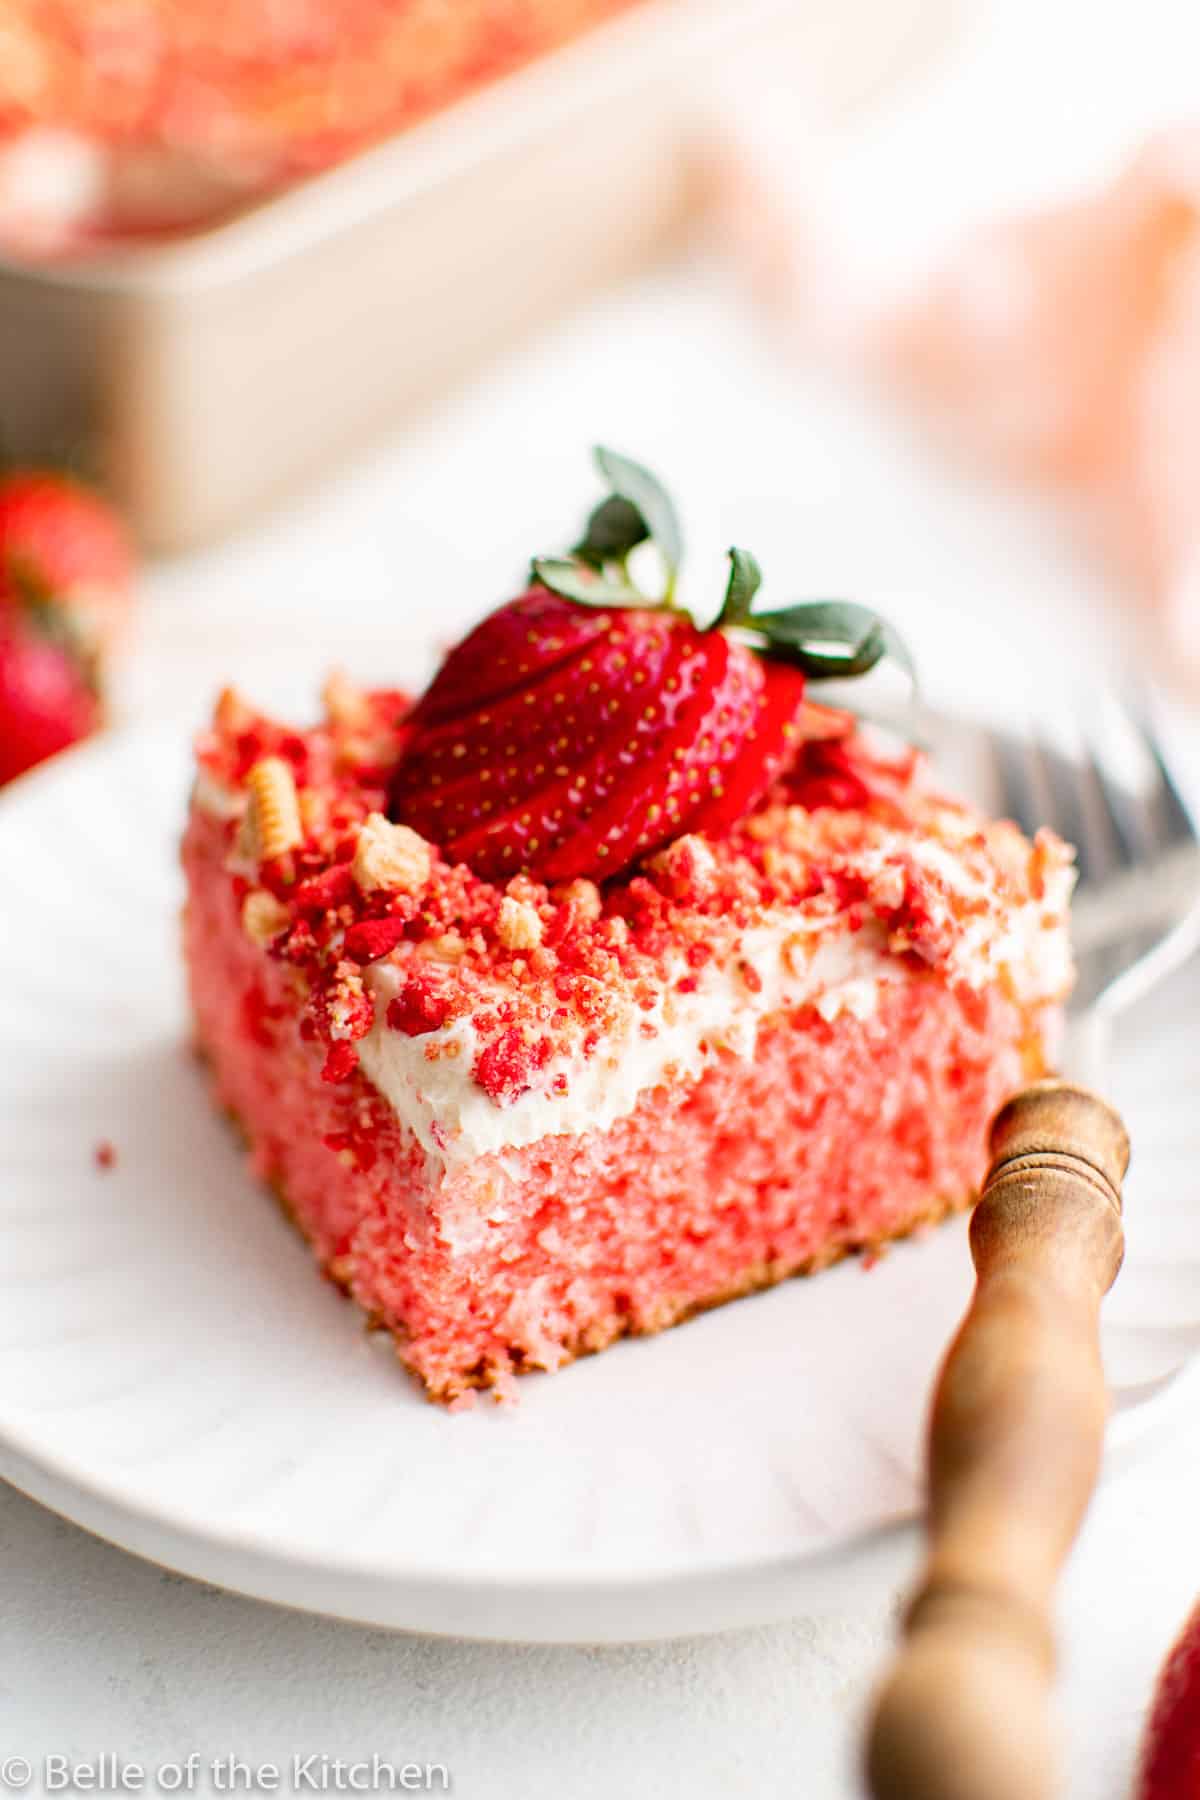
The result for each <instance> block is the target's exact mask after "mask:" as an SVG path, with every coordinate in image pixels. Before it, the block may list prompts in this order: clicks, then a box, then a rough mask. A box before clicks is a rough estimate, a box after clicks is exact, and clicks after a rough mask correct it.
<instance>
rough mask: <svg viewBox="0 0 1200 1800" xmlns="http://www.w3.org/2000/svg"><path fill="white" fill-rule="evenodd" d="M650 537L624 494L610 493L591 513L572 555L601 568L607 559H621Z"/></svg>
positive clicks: (639, 516) (614, 560)
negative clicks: (585, 528)
mask: <svg viewBox="0 0 1200 1800" xmlns="http://www.w3.org/2000/svg"><path fill="white" fill-rule="evenodd" d="M649 536H650V528H649V526H648V525H647V524H646V521H645V519H643V517H642V515H641V513H640V512H639V511H638V509H637V507H636V506H635V505H634V504H633V501H632V500H627V499H626V498H625V496H624V494H610V495H609V496H608V499H607V500H602V501H601V502H600V504H599V506H598V507H597V508H596V510H595V511H594V512H593V514H592V516H591V518H590V519H589V520H588V522H587V530H586V531H585V532H584V534H583V538H582V539H581V541H580V542H579V543H578V544H576V546H575V549H574V551H573V552H572V554H573V555H574V556H577V557H580V558H582V560H583V561H584V562H587V563H592V564H593V565H594V566H595V567H596V568H600V567H601V565H602V564H604V563H606V562H624V561H625V558H626V557H627V556H628V555H629V552H630V551H631V550H634V549H636V548H637V546H638V545H639V544H643V543H645V541H646V539H647V538H648V537H649Z"/></svg>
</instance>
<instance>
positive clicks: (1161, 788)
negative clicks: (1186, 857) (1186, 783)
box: [1130, 706, 1197, 849]
mask: <svg viewBox="0 0 1200 1800" xmlns="http://www.w3.org/2000/svg"><path fill="white" fill-rule="evenodd" d="M1130 718H1131V720H1132V723H1133V726H1134V729H1135V730H1136V732H1137V734H1138V737H1139V739H1140V741H1141V745H1142V748H1143V750H1144V752H1145V754H1146V756H1147V757H1148V758H1149V760H1150V765H1151V767H1152V769H1153V770H1154V792H1153V794H1152V795H1151V796H1149V797H1148V799H1147V802H1146V809H1147V811H1148V812H1150V813H1152V815H1153V816H1154V818H1155V820H1156V823H1157V828H1158V831H1157V838H1158V844H1159V846H1160V848H1163V849H1166V848H1170V847H1171V846H1173V845H1176V844H1191V843H1195V841H1196V835H1197V833H1196V821H1195V820H1194V819H1193V817H1192V814H1191V810H1190V808H1189V807H1188V804H1187V802H1186V801H1185V800H1184V798H1183V796H1182V795H1181V794H1180V792H1179V789H1178V787H1176V785H1175V781H1174V778H1173V777H1172V775H1171V771H1170V769H1169V768H1168V766H1167V763H1166V759H1165V758H1164V756H1163V753H1162V749H1161V747H1160V745H1159V741H1158V737H1157V734H1156V733H1155V731H1154V727H1153V725H1152V724H1151V722H1150V719H1149V717H1148V715H1147V713H1146V710H1145V708H1144V706H1139V707H1138V708H1137V710H1136V711H1131V713H1130Z"/></svg>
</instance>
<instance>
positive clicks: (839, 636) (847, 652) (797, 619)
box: [741, 600, 917, 688]
mask: <svg viewBox="0 0 1200 1800" xmlns="http://www.w3.org/2000/svg"><path fill="white" fill-rule="evenodd" d="M741 622H742V623H743V624H744V625H746V626H747V627H748V628H749V629H751V630H753V631H757V632H761V633H762V635H763V637H764V638H765V639H766V648H767V649H768V650H769V651H770V653H771V654H772V655H774V656H780V657H784V658H786V659H787V661H789V662H794V663H797V664H798V665H799V667H800V668H802V669H803V670H804V672H805V674H806V675H807V676H809V678H810V679H811V680H813V681H832V680H836V679H838V678H839V677H841V678H843V679H844V678H847V677H850V676H854V675H865V674H866V673H867V672H868V670H870V669H873V668H874V667H875V665H876V663H879V662H882V661H883V659H884V657H890V658H891V660H892V661H893V662H894V663H896V664H897V665H898V666H899V667H900V668H901V669H903V671H904V673H905V674H906V675H907V677H908V679H909V681H910V682H911V683H912V685H913V687H914V688H915V687H916V685H917V671H916V667H915V665H914V663H913V659H912V655H911V653H910V652H909V649H908V647H907V645H906V644H905V642H904V640H903V638H901V636H900V634H899V633H898V632H897V631H896V630H895V628H894V627H893V626H891V625H889V624H888V623H887V622H886V620H884V619H881V618H880V617H879V615H878V614H877V613H873V612H872V611H871V610H870V608H869V607H866V606H859V605H858V604H857V603H856V602H855V601H853V600H814V601H809V602H807V603H806V604H804V605H800V606H788V607H783V608H782V609H781V610H780V611H778V612H764V613H754V614H753V615H751V616H749V617H745V618H743V620H742V621H741Z"/></svg>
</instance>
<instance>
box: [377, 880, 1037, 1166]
mask: <svg viewBox="0 0 1200 1800" xmlns="http://www.w3.org/2000/svg"><path fill="white" fill-rule="evenodd" d="M948 862H949V863H950V865H951V866H952V867H954V866H956V865H954V864H953V859H952V858H950V859H948ZM1071 879H1072V877H1071V872H1070V870H1069V869H1063V870H1061V871H1056V879H1055V881H1054V883H1053V885H1052V891H1051V892H1048V893H1047V895H1046V896H1045V899H1044V900H1043V901H1042V902H1039V903H1033V902H1030V903H1028V904H1026V905H1025V906H1022V907H1019V908H1017V909H1016V910H1015V911H1014V913H1013V914H1012V916H1011V917H1010V918H1008V919H1007V920H1006V921H1005V924H1004V928H1003V930H1002V932H1000V933H997V932H996V930H995V920H994V919H993V921H992V935H991V937H990V938H988V937H987V936H986V933H985V927H984V925H983V924H982V921H981V927H980V932H979V934H978V935H977V936H976V937H974V938H971V939H969V940H968V941H967V942H965V943H964V944H963V945H962V946H961V951H962V955H961V960H960V958H959V957H958V956H957V955H956V957H955V963H956V965H957V966H956V968H955V971H954V972H955V974H956V976H957V978H958V979H960V980H963V981H965V982H967V983H968V985H971V986H976V987H978V986H982V985H984V984H985V983H987V982H991V981H994V980H995V979H996V978H997V975H998V973H999V971H1000V970H1001V969H1002V968H1003V969H1004V970H1005V972H1006V974H1007V977H1008V981H1009V983H1010V986H1011V988H1012V990H1013V991H1015V992H1016V993H1017V994H1018V996H1019V997H1020V998H1021V999H1022V1000H1023V1001H1025V1002H1026V1003H1032V1004H1039V1003H1045V1004H1047V1005H1049V1004H1051V1003H1052V1002H1054V1001H1056V1000H1057V999H1059V998H1060V997H1061V995H1062V994H1063V992H1064V991H1065V989H1066V987H1067V986H1068V984H1069V980H1070V969H1071V964H1070V950H1069V945H1068V942H1067V935H1066V930H1065V927H1064V924H1063V918H1064V915H1065V910H1066V904H1067V899H1068V896H1069V892H1070V885H1071ZM806 939H810V940H811V942H812V945H813V946H814V947H813V948H812V949H811V950H810V949H809V947H808V944H807V943H806ZM818 940H819V941H818ZM685 968H686V964H684V963H683V961H682V960H681V962H680V965H679V973H683V972H684V970H685ZM748 973H749V979H747V974H748ZM910 978H911V973H910V970H909V968H908V966H907V965H906V964H905V963H903V962H902V961H901V960H900V959H899V958H898V957H897V956H896V955H894V954H892V953H891V951H889V948H888V945H887V939H886V932H885V929H884V927H883V925H882V924H881V923H879V921H877V920H868V921H867V922H866V923H865V924H864V925H863V926H862V928H861V929H860V930H858V931H851V930H850V929H849V925H848V923H847V924H843V925H842V928H841V929H840V930H839V929H838V928H837V927H836V926H835V927H834V929H833V932H832V934H831V922H830V920H829V919H828V917H826V918H823V919H820V920H815V919H806V918H805V917H804V915H803V914H798V913H797V912H796V910H794V909H792V908H788V909H781V910H780V911H779V912H777V913H775V914H773V915H768V916H767V917H766V918H765V919H764V921H763V922H762V923H760V924H758V925H755V926H753V927H751V928H750V929H749V930H747V931H746V932H745V934H744V935H743V937H742V939H741V943H740V945H739V947H738V951H737V954H736V956H734V957H732V958H730V959H728V960H726V961H724V962H722V964H721V965H720V966H715V967H714V966H713V965H709V966H708V967H707V968H706V969H704V970H703V971H702V972H701V974H700V977H699V980H698V983H697V986H696V988H695V989H694V991H693V992H691V993H684V994H680V993H678V992H676V991H675V990H674V988H673V985H672V983H671V982H670V981H667V982H664V985H663V991H662V992H661V994H660V995H659V997H658V999H657V1001H656V1004H655V1007H654V1009H653V1010H652V1011H650V1012H643V1011H641V1010H640V1009H638V1008H637V1007H635V1006H633V1005H632V1004H631V1005H630V1007H629V1010H628V1012H627V1013H626V1014H625V1015H624V1016H623V1017H622V1018H621V1019H620V1021H619V1023H618V1024H617V1025H616V1027H615V1028H614V1029H613V1030H612V1031H611V1032H610V1033H609V1034H608V1035H607V1036H606V1037H605V1039H604V1041H603V1042H602V1043H601V1045H600V1046H599V1048H598V1049H597V1050H596V1051H595V1052H594V1053H593V1055H592V1056H590V1057H584V1055H583V1054H582V1051H579V1052H576V1053H572V1054H566V1055H560V1056H558V1057H556V1058H555V1059H554V1060H552V1061H551V1062H550V1063H549V1064H548V1065H547V1066H546V1068H545V1069H544V1070H543V1071H541V1073H540V1075H539V1079H538V1085H537V1087H536V1088H533V1089H531V1090H529V1091H528V1092H526V1093H524V1094H522V1095H519V1096H518V1097H517V1098H516V1099H514V1100H512V1101H510V1102H509V1103H508V1104H506V1105H497V1104H496V1102H495V1101H494V1100H492V1099H491V1098H490V1097H489V1095H488V1094H486V1093H485V1092H484V1091H483V1089H482V1088H481V1087H480V1086H479V1085H478V1083H477V1082H476V1081H475V1080H474V1078H473V1076H472V1068H473V1066H474V1063H475V1058H476V1055H477V1053H478V1050H479V1048H480V1044H479V1040H478V1038H477V1035H476V1032H475V1030H474V1027H473V1026H472V1024H471V1021H470V1020H469V1019H466V1018H463V1019H459V1020H457V1021H455V1022H454V1023H452V1024H450V1025H448V1026H446V1027H444V1028H443V1029H441V1030H439V1031H433V1032H428V1033H425V1034H423V1035H421V1036H417V1037H409V1036H407V1035H405V1034H404V1033H403V1032H398V1031H392V1030H390V1029H389V1028H388V1026H387V1023H386V1013H387V1004H388V1001H389V1000H391V999H392V998H393V997H394V996H395V995H396V994H397V993H398V992H399V991H400V988H401V987H402V985H403V982H404V974H403V972H402V971H401V970H399V969H397V968H396V967H395V966H394V965H393V964H392V963H390V962H387V961H383V962H379V963H376V964H374V965H373V966H372V967H371V968H370V969H368V970H367V972H366V979H367V984H368V986H369V987H370V989H371V990H372V992H373V993H374V995H375V998H376V1022H375V1025H374V1026H373V1028H372V1030H371V1031H370V1033H369V1034H368V1035H367V1036H366V1037H365V1038H364V1039H362V1041H361V1042H360V1043H359V1045H358V1050H359V1058H360V1062H361V1066H362V1069H363V1071H364V1073H365V1074H366V1075H367V1077H368V1078H369V1079H370V1081H371V1082H372V1083H373V1084H374V1085H375V1087H376V1088H377V1089H378V1091H379V1092H380V1093H381V1094H382V1095H383V1096H384V1098H385V1099H386V1100H387V1101H388V1103H389V1105H390V1106H391V1107H392V1109H393V1110H394V1112H395V1113H396V1115H397V1116H398V1118H399V1119H400V1120H401V1121H402V1123H403V1124H405V1125H406V1126H407V1127H408V1129H409V1130H410V1131H412V1133H413V1134H414V1136H415V1137H416V1138H417V1139H418V1140H419V1141H420V1143H421V1144H422V1145H423V1146H424V1148H425V1150H426V1151H427V1152H429V1154H430V1155H431V1156H434V1157H437V1158H439V1159H440V1160H441V1161H442V1162H443V1163H445V1164H446V1165H447V1166H451V1165H454V1164H459V1163H462V1162H466V1161H470V1160H471V1159H472V1158H474V1157H476V1156H481V1155H485V1154H487V1153H489V1152H499V1151H504V1150H514V1149H519V1148H521V1147H523V1146H524V1145H527V1144H532V1143H536V1142H537V1141H538V1139H540V1138H543V1137H549V1136H560V1135H565V1134H581V1133H583V1132H585V1131H590V1130H595V1129H599V1130H606V1129H608V1128H609V1127H610V1126H611V1125H613V1124H614V1123H615V1121H616V1120H618V1119H620V1118H623V1117H624V1116H625V1115H626V1114H628V1113H630V1112H632V1111H633V1109H634V1108H635V1107H636V1105H637V1104H638V1101H639V1100H640V1099H641V1097H642V1095H643V1094H644V1093H646V1092H647V1091H649V1090H650V1089H652V1088H655V1087H657V1086H659V1085H660V1084H662V1083H664V1082H669V1083H671V1084H675V1083H678V1082H684V1083H689V1082H691V1081H694V1080H695V1079H696V1077H697V1076H699V1075H700V1074H701V1073H702V1071H703V1069H704V1067H705V1065H706V1064H707V1063H708V1062H710V1061H711V1060H712V1058H713V1057H714V1056H715V1055H716V1054H717V1052H718V1051H732V1052H733V1054H734V1055H736V1056H741V1057H752V1056H753V1055H754V1051H755V1046H756V1042H757V1036H758V1028H759V1025H760V1023H761V1022H762V1021H763V1020H764V1019H765V1018H767V1017H768V1016H770V1015H771V1014H773V1013H776V1012H778V1011H780V1010H792V1009H795V1008H796V1007H799V1006H803V1005H813V1006H815V1007H816V1009H817V1011H818V1012H819V1013H820V1014H821V1016H822V1017H823V1018H824V1019H826V1020H828V1021H830V1022H832V1021H833V1020H834V1019H836V1018H838V1017H839V1016H840V1015H841V1014H843V1013H852V1014H853V1015H854V1016H855V1017H856V1018H858V1019H861V1020H869V1019H871V1018H872V1017H873V1016H874V1014H875V1012H876V1010H877V1007H878V1002H879V994H880V989H881V987H882V986H883V985H884V984H885V983H887V982H890V981H896V980H904V979H910ZM647 1027H650V1028H653V1035H651V1034H650V1032H649V1030H648V1029H647ZM431 1048H432V1050H433V1052H434V1054H433V1056H432V1057H430V1056H429V1055H427V1054H426V1053H427V1051H428V1050H429V1049H431ZM559 1076H562V1077H563V1078H564V1081H565V1092H560V1093H555V1092H553V1091H552V1089H553V1084H554V1082H555V1080H556V1078H557V1077H559Z"/></svg>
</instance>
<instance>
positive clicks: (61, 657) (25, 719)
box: [0, 470, 134, 782]
mask: <svg viewBox="0 0 1200 1800" xmlns="http://www.w3.org/2000/svg"><path fill="white" fill-rule="evenodd" d="M133 567H134V561H133V552H132V549H131V546H130V543H129V539H128V536H127V534H126V532H125V529H124V526H123V525H122V523H121V521H120V520H119V519H118V518H117V516H116V515H115V513H114V512H113V511H112V509H111V508H110V507H109V506H108V505H107V504H106V503H105V502H104V501H103V500H102V499H101V498H100V497H99V496H98V495H97V494H94V493H93V492H92V491H91V490H90V489H89V488H86V487H84V486H83V485H82V484H81V483H80V482H78V481H75V480H74V479H72V478H71V477H70V476H67V475H62V474H58V473H54V472H51V471H49V470H21V471H15V472H13V473H10V474H8V475H4V476H0V782H2V781H8V780H10V779H11V778H12V777H13V776H14V775H19V774H22V773H23V772H24V771H25V770H26V769H29V768H32V767H33V766H34V765H35V764H36V763H39V762H42V761H43V760H44V759H45V758H46V757H48V756H52V755H54V754H55V752H56V751H59V750H63V749H65V748H66V747H67V746H68V745H70V744H73V743H76V742H77V741H78V740H79V739H80V738H82V737H86V736H88V735H89V733H91V732H93V731H95V730H96V729H97V728H98V726H99V725H100V724H101V723H102V718H103V706H102V702H101V698H100V689H101V678H102V673H103V667H104V663H105V661H106V658H107V656H108V653H109V652H110V650H111V648H112V646H113V644H114V642H115V641H116V639H117V638H118V637H119V635H120V633H121V630H122V628H123V626H124V624H125V621H126V618H127V615H128V613H129V610H130V604H131V599H132V587H133Z"/></svg>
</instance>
